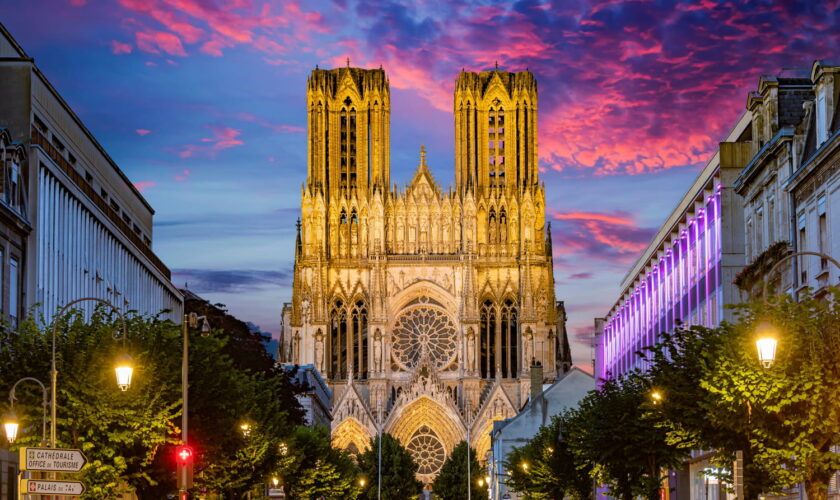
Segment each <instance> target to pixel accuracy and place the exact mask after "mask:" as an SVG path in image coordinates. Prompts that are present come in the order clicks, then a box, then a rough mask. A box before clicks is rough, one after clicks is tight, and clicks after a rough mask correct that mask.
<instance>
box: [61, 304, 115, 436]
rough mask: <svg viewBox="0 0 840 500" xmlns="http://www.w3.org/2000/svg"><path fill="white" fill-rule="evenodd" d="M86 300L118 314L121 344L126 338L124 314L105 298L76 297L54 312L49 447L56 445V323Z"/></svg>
mask: <svg viewBox="0 0 840 500" xmlns="http://www.w3.org/2000/svg"><path fill="white" fill-rule="evenodd" d="M88 300H90V301H94V302H99V303H100V304H102V305H106V306H108V307H110V308H111V311H113V312H115V313H117V316H119V318H120V322H121V323H122V340H123V345H125V338H126V335H127V334H128V330H127V327H126V323H125V316H123V313H122V312H120V310H119V309H117V306H115V305H114V304H112V303H110V302H108V301H107V300H105V299H100V298H97V297H83V298H81V299H76V300H73V301H71V302H68V303H67V304H65V305H64V307H62V308H61V309H59V311H58V314H56V315H55V318H54V319H53V327H52V369H51V370H50V390H51V392H52V397H51V402H50V447H51V448H55V447H56V446H55V430H56V420H55V418H56V417H55V414H56V407H57V406H58V405H57V404H56V392H57V391H56V386H57V385H58V370H56V366H55V337H56V333H58V325H59V324H60V323H61V320H62V319H64V314H65V313H66V312H67V310H68V309H69V308H70V307H71V306H73V305H75V304H78V303H79V302H84V301H88ZM113 337H114V340H118V339H119V337H120V335H119V332H115V333H114V335H113Z"/></svg>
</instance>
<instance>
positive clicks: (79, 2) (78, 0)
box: [70, 0, 87, 7]
mask: <svg viewBox="0 0 840 500" xmlns="http://www.w3.org/2000/svg"><path fill="white" fill-rule="evenodd" d="M70 5H72V6H73V7H84V6H85V5H87V0H70Z"/></svg>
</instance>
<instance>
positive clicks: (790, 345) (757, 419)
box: [702, 287, 840, 500]
mask: <svg viewBox="0 0 840 500" xmlns="http://www.w3.org/2000/svg"><path fill="white" fill-rule="evenodd" d="M767 323H769V324H770V325H773V327H774V328H775V330H776V336H777V340H778V351H777V354H776V361H775V363H774V364H773V365H772V367H770V368H769V369H766V368H763V367H762V366H761V364H760V363H759V362H758V360H757V355H756V347H755V340H756V330H757V328H758V326H759V325H761V324H767ZM838 324H840V290H838V289H837V288H835V287H832V288H830V289H829V290H828V292H827V294H826V295H825V296H824V297H823V298H816V297H814V296H813V295H811V294H810V293H803V294H801V295H800V297H799V300H798V301H795V300H794V299H793V298H792V297H790V296H789V295H781V296H777V297H774V298H773V300H772V301H770V302H768V303H767V304H765V303H763V302H761V301H757V302H753V303H750V304H745V305H742V306H740V307H739V308H738V322H737V323H734V324H731V325H724V326H723V327H722V328H723V334H724V339H725V340H724V341H723V342H722V343H721V345H720V347H719V348H718V349H717V350H716V352H715V355H716V356H718V357H719V358H720V361H719V364H718V366H717V368H716V369H715V370H714V371H713V372H712V373H711V374H710V375H709V376H707V377H706V378H705V379H704V380H703V382H702V386H703V388H704V389H706V390H708V391H709V392H710V393H712V394H713V395H714V396H715V397H716V398H717V401H718V406H719V407H720V408H722V409H723V410H725V411H720V412H712V413H710V415H709V417H710V419H712V421H713V422H714V423H715V424H717V425H721V426H724V425H726V422H724V421H721V418H722V417H723V416H725V415H727V414H740V415H743V416H745V417H746V422H747V425H746V431H747V433H746V435H747V437H748V439H749V441H750V444H751V447H752V450H753V458H754V460H755V461H756V462H757V463H758V464H760V465H761V466H762V467H763V468H764V469H765V470H769V471H772V473H773V476H774V478H775V479H776V481H775V483H776V484H782V485H788V486H792V485H795V484H797V483H800V482H801V483H804V484H805V492H806V493H807V494H808V498H809V499H812V500H824V499H825V498H826V497H827V491H828V489H827V488H828V481H829V479H830V478H831V475H832V474H833V473H834V472H835V471H837V470H840V454H838V453H836V452H833V451H832V450H831V447H832V446H833V445H838V444H840V398H838V397H837V395H838V394H840V356H838V355H837V353H838V348H840V329H838V327H837V325H838ZM774 489H777V488H774ZM768 493H769V492H768Z"/></svg>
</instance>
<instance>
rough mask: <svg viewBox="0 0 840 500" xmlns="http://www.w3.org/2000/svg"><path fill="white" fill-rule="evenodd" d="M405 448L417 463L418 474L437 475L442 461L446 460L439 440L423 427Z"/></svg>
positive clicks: (432, 432)
mask: <svg viewBox="0 0 840 500" xmlns="http://www.w3.org/2000/svg"><path fill="white" fill-rule="evenodd" d="M406 448H407V449H408V451H409V452H411V456H413V457H414V461H415V462H417V466H418V468H417V473H418V474H424V475H427V474H429V475H434V474H437V473H438V472H440V468H441V467H442V466H443V461H444V460H446V451H445V450H444V449H443V445H442V444H441V443H440V439H438V437H437V435H435V433H434V431H433V430H431V429H429V428H428V427H426V426H425V425H424V426H422V427H420V428H419V429H417V432H415V433H414V436H412V437H411V440H410V441H409V442H408V446H406Z"/></svg>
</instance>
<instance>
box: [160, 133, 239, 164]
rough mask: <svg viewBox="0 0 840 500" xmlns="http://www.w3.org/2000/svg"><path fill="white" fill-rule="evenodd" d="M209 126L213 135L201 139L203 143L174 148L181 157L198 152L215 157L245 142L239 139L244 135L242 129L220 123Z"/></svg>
mask: <svg viewBox="0 0 840 500" xmlns="http://www.w3.org/2000/svg"><path fill="white" fill-rule="evenodd" d="M207 128H208V129H209V130H210V131H211V132H212V135H211V136H210V137H203V138H201V139H199V142H200V143H201V144H186V145H184V146H181V147H179V148H176V149H174V152H175V153H176V154H177V155H178V157H179V158H185V159H186V158H192V157H193V156H195V155H196V154H200V155H204V156H209V157H211V158H215V156H216V153H218V152H219V151H222V150H224V149H229V148H233V147H236V146H243V145H244V144H245V142H243V141H242V140H241V139H239V136H240V135H242V131H241V130H238V129H235V128H231V127H225V126H218V125H207Z"/></svg>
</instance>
